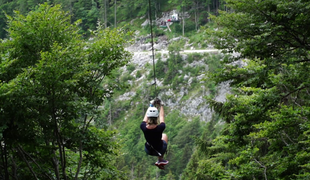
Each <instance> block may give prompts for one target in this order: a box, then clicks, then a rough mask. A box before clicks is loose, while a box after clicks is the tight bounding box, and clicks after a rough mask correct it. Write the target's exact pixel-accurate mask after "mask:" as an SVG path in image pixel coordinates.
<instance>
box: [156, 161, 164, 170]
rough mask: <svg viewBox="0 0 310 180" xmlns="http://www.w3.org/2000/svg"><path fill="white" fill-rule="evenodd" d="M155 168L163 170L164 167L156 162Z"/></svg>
mask: <svg viewBox="0 0 310 180" xmlns="http://www.w3.org/2000/svg"><path fill="white" fill-rule="evenodd" d="M155 166H157V167H158V168H159V169H165V167H164V166H165V165H159V162H158V161H157V162H156V163H155Z"/></svg>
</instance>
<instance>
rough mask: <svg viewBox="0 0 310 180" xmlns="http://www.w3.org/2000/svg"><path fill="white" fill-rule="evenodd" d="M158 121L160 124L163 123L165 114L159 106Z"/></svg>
mask: <svg viewBox="0 0 310 180" xmlns="http://www.w3.org/2000/svg"><path fill="white" fill-rule="evenodd" d="M159 121H160V123H165V112H164V106H162V105H161V106H160V111H159Z"/></svg>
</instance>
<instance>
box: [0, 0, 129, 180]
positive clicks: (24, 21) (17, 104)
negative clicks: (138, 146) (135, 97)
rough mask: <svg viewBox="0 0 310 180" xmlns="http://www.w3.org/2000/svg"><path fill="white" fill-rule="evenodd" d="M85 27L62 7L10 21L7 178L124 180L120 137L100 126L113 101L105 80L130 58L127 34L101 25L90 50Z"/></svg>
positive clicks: (5, 70)
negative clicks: (117, 163) (107, 101)
mask: <svg viewBox="0 0 310 180" xmlns="http://www.w3.org/2000/svg"><path fill="white" fill-rule="evenodd" d="M77 25H78V22H75V23H74V24H71V23H70V16H68V14H67V13H65V12H64V11H62V10H61V7H60V6H59V5H54V6H50V5H48V4H44V5H40V6H39V7H38V8H37V9H36V10H35V11H31V12H29V14H28V15H26V16H24V15H22V14H20V13H19V12H15V15H14V16H13V17H11V16H8V35H9V37H10V40H5V41H2V43H1V47H0V57H1V62H0V69H1V71H0V80H1V84H0V99H1V102H3V103H2V106H1V111H0V118H1V119H2V120H3V121H1V123H0V129H1V132H0V133H1V142H2V143H3V146H1V151H0V154H1V157H3V158H1V160H0V163H1V167H2V168H1V170H0V174H1V175H3V177H4V178H5V179H9V177H14V178H15V179H47V178H51V177H53V178H55V179H73V178H75V177H79V178H86V177H90V178H91V179H96V178H100V179H110V178H111V177H113V178H116V179H123V178H122V175H121V174H120V172H118V170H116V169H115V167H114V165H113V160H114V159H115V156H116V155H117V154H118V151H119V144H118V143H117V142H116V141H114V140H113V138H112V137H113V136H114V135H115V132H112V131H107V130H103V129H98V128H96V127H95V126H94V125H93V123H94V122H95V121H96V120H98V119H99V118H100V111H99V110H98V106H99V105H101V104H102V103H103V99H104V98H105V97H109V96H111V90H110V89H104V88H103V86H102V85H101V82H102V80H103V79H104V78H105V77H106V76H109V75H110V74H111V71H112V70H113V69H116V68H117V67H120V66H124V65H125V64H126V63H127V61H128V58H129V57H130V55H129V53H128V52H126V51H125V50H124V44H125V42H126V41H125V39H124V37H125V36H126V33H125V32H123V31H122V30H113V31H111V30H109V29H105V30H103V29H102V28H101V27H100V26H99V27H98V29H97V30H96V31H93V36H94V40H93V42H92V43H88V42H85V41H83V40H82V39H81V36H80V35H79V33H78V31H79V29H78V27H77ZM111 49H112V51H111ZM17 169H18V171H17Z"/></svg>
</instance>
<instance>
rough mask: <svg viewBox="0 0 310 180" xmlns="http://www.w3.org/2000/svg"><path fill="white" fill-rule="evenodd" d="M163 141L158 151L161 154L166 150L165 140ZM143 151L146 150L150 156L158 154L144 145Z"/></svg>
mask: <svg viewBox="0 0 310 180" xmlns="http://www.w3.org/2000/svg"><path fill="white" fill-rule="evenodd" d="M162 141H163V146H162V148H161V150H160V151H158V150H157V151H158V152H159V153H160V154H161V156H163V155H164V154H165V152H166V150H167V143H166V141H164V140H162ZM144 151H145V152H146V154H148V155H150V156H159V154H158V153H157V152H156V151H155V150H154V149H153V148H151V147H150V149H147V148H146V146H144Z"/></svg>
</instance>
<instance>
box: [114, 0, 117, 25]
mask: <svg viewBox="0 0 310 180" xmlns="http://www.w3.org/2000/svg"><path fill="white" fill-rule="evenodd" d="M116 27H117V24H116V0H115V1H114V28H116Z"/></svg>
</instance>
